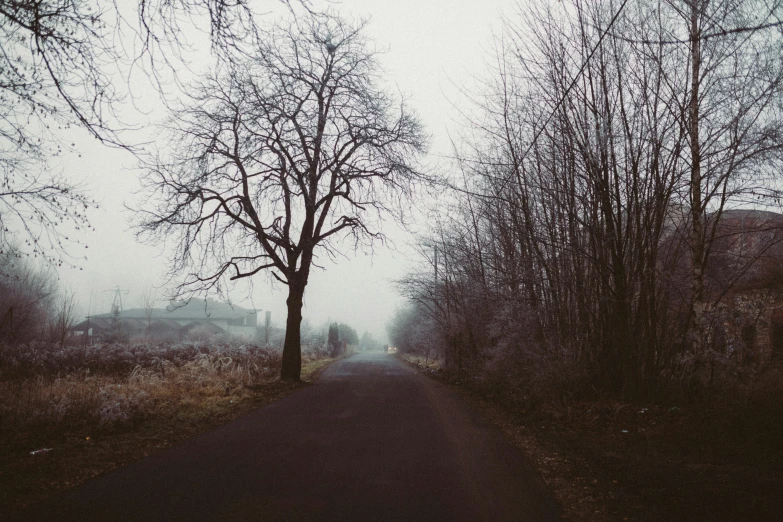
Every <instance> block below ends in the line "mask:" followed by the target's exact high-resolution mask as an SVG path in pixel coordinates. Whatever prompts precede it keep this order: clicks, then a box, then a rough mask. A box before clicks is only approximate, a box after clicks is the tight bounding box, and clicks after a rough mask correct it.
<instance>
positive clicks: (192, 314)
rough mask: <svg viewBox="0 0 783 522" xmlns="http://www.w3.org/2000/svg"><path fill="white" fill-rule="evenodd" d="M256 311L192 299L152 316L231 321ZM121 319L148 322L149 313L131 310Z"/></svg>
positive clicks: (176, 303) (108, 316) (97, 316)
mask: <svg viewBox="0 0 783 522" xmlns="http://www.w3.org/2000/svg"><path fill="white" fill-rule="evenodd" d="M256 312H257V311H256V310H249V309H247V308H242V307H241V306H236V305H232V304H230V303H224V302H219V301H215V300H213V299H207V300H206V301H204V300H201V299H198V300H196V299H191V300H190V301H172V302H170V303H169V305H168V306H167V307H166V308H154V309H153V310H152V313H151V314H150V318H151V319H169V320H194V321H195V320H221V319H224V320H231V319H238V318H240V317H244V316H246V315H252V314H255V313H256ZM111 317H112V314H111V313H108V314H97V315H93V316H91V318H109V319H110V318H111ZM120 318H121V319H143V320H145V321H146V320H147V313H146V311H145V310H144V309H143V308H130V309H128V310H123V311H122V312H120Z"/></svg>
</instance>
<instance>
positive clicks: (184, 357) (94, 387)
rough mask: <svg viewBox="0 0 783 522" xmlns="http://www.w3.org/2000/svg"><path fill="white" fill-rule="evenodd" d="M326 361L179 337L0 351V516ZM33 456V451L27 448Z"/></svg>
mask: <svg viewBox="0 0 783 522" xmlns="http://www.w3.org/2000/svg"><path fill="white" fill-rule="evenodd" d="M333 360H334V359H330V358H327V357H325V356H323V354H319V353H310V354H305V355H304V356H303V361H302V381H303V382H302V383H287V382H281V381H280V380H279V379H278V375H279V372H280V354H279V352H278V351H276V350H266V349H263V348H259V347H257V346H252V345H241V344H205V343H193V342H190V343H184V342H183V343H177V344H169V345H161V346H158V345H152V344H131V345H97V346H92V347H64V348H57V347H52V346H47V345H29V346H21V347H9V346H2V347H0V513H3V512H7V511H10V510H14V509H17V508H20V507H23V506H25V505H27V504H30V503H32V502H35V501H37V500H39V499H42V498H45V497H47V496H49V495H51V494H52V493H54V492H56V491H58V490H61V489H66V488H69V487H73V486H75V485H77V484H80V483H81V482H84V481H85V480H87V479H89V478H91V477H94V476H97V475H100V474H102V473H105V472H107V471H110V470H112V469H115V468H117V467H120V466H123V465H125V464H128V463H130V462H132V461H134V460H137V459H139V458H141V457H144V456H146V455H149V454H150V453H152V452H154V451H157V450H159V449H161V448H165V447H167V446H170V445H171V444H173V443H175V442H177V441H180V440H183V439H186V438H189V437H192V436H194V435H196V434H198V433H201V432H203V431H206V430H208V429H209V428H212V427H215V426H217V425H220V424H223V423H225V422H228V421H230V420H232V419H234V418H236V417H238V416H240V415H242V414H243V413H246V412H248V411H250V410H252V409H255V408H258V407H260V406H263V405H265V404H267V403H269V402H271V401H274V400H276V399H278V398H280V397H282V396H284V395H286V394H288V393H290V392H292V391H293V390H295V389H297V388H298V387H300V386H302V385H304V384H306V383H307V382H309V381H311V380H313V379H314V378H315V377H316V376H317V375H318V373H319V372H320V371H321V370H322V369H323V368H324V367H325V366H326V365H327V364H328V363H329V362H331V361H333ZM31 452H35V453H31Z"/></svg>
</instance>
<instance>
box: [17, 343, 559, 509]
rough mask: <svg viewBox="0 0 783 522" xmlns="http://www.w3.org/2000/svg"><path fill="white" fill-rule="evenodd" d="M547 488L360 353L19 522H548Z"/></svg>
mask: <svg viewBox="0 0 783 522" xmlns="http://www.w3.org/2000/svg"><path fill="white" fill-rule="evenodd" d="M556 513H557V512H556V508H555V505H554V502H553V501H552V499H551V497H550V495H549V494H548V492H547V491H546V489H545V487H544V485H543V483H542V482H541V480H540V479H539V477H538V476H537V475H536V473H535V472H534V471H532V469H531V468H530V466H529V464H528V463H527V462H526V461H525V459H524V457H523V456H522V455H521V454H520V453H519V452H518V451H517V450H516V448H514V447H513V446H512V445H511V444H509V443H508V442H507V441H506V440H505V439H504V438H503V436H502V435H501V434H500V432H499V431H497V430H496V429H494V428H492V427H490V426H488V425H487V424H486V423H485V422H484V421H483V420H481V419H480V418H479V417H478V416H477V415H476V414H475V413H474V412H472V411H471V410H470V408H469V407H468V406H467V405H466V404H465V403H464V402H463V401H462V400H461V399H459V398H458V397H456V396H455V395H454V394H452V393H451V392H450V391H449V390H448V388H447V387H446V386H443V385H441V384H439V383H436V382H433V381H432V380H430V379H427V378H426V377H423V376H421V375H419V374H417V373H416V372H415V371H414V370H412V369H411V368H409V367H408V366H406V365H405V364H403V363H401V362H400V361H398V360H397V359H396V358H395V357H393V356H390V355H386V354H359V355H354V356H353V357H350V358H348V359H344V360H342V361H339V362H337V363H335V364H333V365H332V366H330V367H329V368H328V369H327V370H326V371H325V372H324V373H323V374H322V375H321V377H320V378H319V379H318V381H317V382H316V383H315V384H313V385H312V386H308V387H306V388H304V389H302V390H300V391H297V392H296V393H294V394H292V395H289V396H288V397H286V398H284V399H282V400H280V401H277V402H275V403H273V404H271V405H269V406H266V407H264V408H261V409H259V410H256V411H254V412H252V413H250V414H248V415H245V416H243V417H241V418H239V419H237V420H235V421H233V422H231V423H229V424H226V425H224V426H221V427H220V428H217V429H215V430H213V431H210V432H208V433H205V434H203V435H200V436H198V437H196V438H193V439H190V440H188V441H185V442H183V443H180V444H178V445H176V446H173V447H171V448H169V449H167V450H164V451H162V452H160V453H157V454H155V455H153V456H150V457H147V458H145V459H143V460H141V461H139V462H136V463H134V464H132V465H130V466H127V467H125V468H122V469H119V470H116V471H114V472H112V473H109V474H107V475H104V476H102V477H98V478H96V479H93V480H91V481H89V482H87V483H85V484H84V485H82V486H80V487H78V488H75V489H73V490H70V491H68V492H65V493H64V494H61V495H59V496H56V497H54V498H52V499H50V500H48V501H46V502H44V503H42V504H40V505H38V506H34V507H33V508H32V509H29V510H27V511H26V512H24V513H23V514H22V516H23V519H24V520H31V521H43V520H57V521H63V520H79V521H92V520H96V521H97V520H101V521H124V520H129V521H130V520H132V521H144V522H155V521H163V520H182V521H196V520H215V521H232V520H259V521H272V520H280V521H283V520H284V521H305V520H307V521H310V520H322V521H332V520H346V521H353V520H356V521H364V520H367V521H418V520H426V521H440V520H443V521H462V520H465V521H477V520H488V521H489V520H491V521H501V520H509V521H525V520H529V521H536V522H538V521H548V520H558V518H557V514H556Z"/></svg>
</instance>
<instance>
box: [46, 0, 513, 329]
mask: <svg viewBox="0 0 783 522" xmlns="http://www.w3.org/2000/svg"><path fill="white" fill-rule="evenodd" d="M265 2H267V3H273V0H259V1H258V2H257V7H256V8H257V9H259V10H260V9H261V8H262V6H265V5H266V4H265ZM312 4H313V6H314V8H315V9H316V10H322V9H325V8H326V7H327V6H328V5H331V6H332V9H334V10H336V11H337V12H339V13H340V14H342V15H344V16H347V17H351V18H355V19H358V18H369V19H370V20H371V22H370V24H369V26H368V28H367V31H366V34H367V36H369V37H370V38H371V39H372V40H373V41H374V42H375V44H376V45H377V47H378V49H381V50H383V51H384V53H383V54H382V55H381V57H380V62H381V64H382V67H383V69H384V73H385V77H386V78H387V80H388V81H389V88H390V89H392V90H396V91H399V92H400V93H402V94H404V95H405V96H406V98H407V99H408V101H409V103H410V105H411V106H412V107H413V108H414V109H415V110H416V111H417V112H418V114H419V116H420V118H421V120H422V122H423V123H424V125H425V128H426V130H427V132H428V134H430V135H431V138H432V139H431V149H430V153H431V157H430V159H429V161H430V162H431V163H432V162H434V161H436V160H437V158H438V157H439V156H442V155H448V154H449V153H450V144H449V133H450V132H451V133H454V132H458V129H457V127H456V125H455V122H456V121H458V120H459V119H460V118H459V110H458V108H455V105H456V106H457V107H462V108H464V107H468V106H469V105H470V101H469V100H466V99H465V95H464V94H463V93H462V92H461V91H462V90H463V89H464V88H466V87H468V88H469V87H470V86H471V84H473V82H474V78H475V77H477V76H481V75H482V74H484V71H485V70H486V63H487V62H491V60H492V55H493V51H492V47H493V46H492V35H493V31H494V32H497V31H498V30H499V28H500V17H501V12H506V13H508V12H510V11H511V10H512V9H513V6H514V2H513V1H512V0H484V1H481V2H477V1H475V0H426V1H423V0H395V1H393V2H392V1H388V0H343V1H339V2H337V1H333V2H323V1H315V0H313V2H312ZM281 13H282V11H280V10H278V9H276V8H274V7H273V8H271V10H270V12H269V14H267V15H265V16H266V17H268V18H269V19H273V18H275V17H276V16H279V15H280V14H281ZM201 63H208V59H206V58H205V59H204V60H203V61H202V62H201ZM132 87H133V89H134V91H135V94H136V96H137V103H136V105H137V106H138V107H140V108H142V109H145V108H146V109H151V108H154V107H156V105H155V102H154V100H150V99H149V97H148V94H149V93H150V92H151V90H150V88H149V86H148V85H144V84H143V82H134V84H133V85H132ZM160 112H162V111H159V110H157V109H154V110H152V113H151V114H149V115H148V116H144V117H148V118H150V119H151V121H154V120H155V119H156V118H159V117H162V116H164V115H165V114H160ZM142 119H143V117H142ZM77 141H78V140H77ZM78 145H79V153H80V154H81V157H79V156H78V155H76V154H73V155H69V156H67V157H65V158H64V159H63V170H64V173H65V174H66V175H67V176H68V177H69V178H70V179H73V180H80V181H81V182H83V184H84V187H85V188H86V189H87V190H88V192H89V194H90V195H91V196H92V197H94V198H95V199H96V200H97V201H98V203H99V204H100V209H98V210H95V211H93V212H92V214H91V216H90V217H91V220H92V224H93V226H94V227H95V231H94V232H90V233H89V234H88V235H87V236H86V237H85V238H84V241H85V242H86V243H87V245H88V248H86V249H84V253H85V254H86V259H82V260H79V261H78V264H79V268H76V269H74V268H62V269H60V272H59V275H60V279H61V282H62V284H63V286H65V287H67V288H70V289H72V290H73V291H74V292H75V293H76V296H77V299H78V301H79V302H80V304H81V306H82V312H83V313H84V314H86V313H87V312H88V307H89V308H90V313H100V312H106V311H108V309H109V306H110V304H111V302H112V298H113V294H112V293H111V292H108V290H110V289H112V288H115V287H119V288H121V289H123V290H127V291H128V293H127V294H126V295H123V304H124V307H125V308H132V307H137V306H139V304H140V299H141V296H142V294H143V293H144V292H145V291H150V290H151V291H153V292H156V293H157V295H158V296H163V295H165V286H164V285H165V282H166V281H165V278H164V276H165V273H166V267H167V263H166V257H165V252H161V251H160V249H155V248H152V247H150V246H147V245H143V244H140V243H138V242H137V241H136V240H135V238H134V235H133V232H132V230H131V227H130V220H131V218H132V213H131V212H129V211H128V210H125V209H124V206H125V205H130V206H138V205H139V203H140V202H139V201H138V198H137V197H136V196H135V195H134V192H135V191H137V190H138V189H139V172H138V171H137V170H136V169H135V164H136V161H135V159H134V158H133V157H132V156H131V155H130V154H128V153H126V152H122V151H116V150H108V149H106V148H104V147H101V146H99V145H97V144H95V143H93V142H91V141H89V140H82V142H79V143H78ZM385 232H386V233H387V234H388V235H389V236H390V237H391V238H392V239H393V240H394V242H395V246H396V249H391V248H389V247H384V246H383V245H380V244H379V245H377V247H376V248H375V252H374V254H370V253H369V252H363V251H360V252H356V253H354V252H352V251H350V250H345V251H344V253H345V255H346V256H347V257H346V258H338V259H337V260H336V262H334V263H332V262H328V261H327V262H326V265H325V267H324V268H325V269H324V270H319V269H314V270H313V272H312V273H311V277H310V282H309V284H308V286H307V290H306V293H305V307H304V311H303V313H304V317H305V319H307V320H309V321H310V323H311V324H312V325H314V326H320V325H321V324H322V323H324V322H325V321H327V320H333V321H334V320H336V321H342V322H346V323H348V324H350V325H352V326H353V327H354V328H356V329H357V330H358V331H359V334H360V335H361V333H362V332H363V331H365V330H366V331H369V332H370V333H372V334H373V336H375V337H376V339H380V340H385V339H386V331H385V325H386V323H387V321H388V320H389V318H390V317H391V316H392V315H393V313H394V310H395V309H396V308H398V307H399V306H400V305H401V304H402V303H403V300H402V298H401V297H399V296H398V295H397V293H396V291H395V289H394V286H393V284H392V281H393V280H394V279H398V278H400V277H402V276H403V274H404V273H405V272H406V270H407V269H409V268H410V267H411V264H410V263H411V258H412V257H413V256H412V253H411V250H410V247H409V245H410V243H411V241H412V239H411V238H410V237H409V236H408V235H407V234H406V233H405V232H403V231H401V230H399V229H398V228H397V227H395V226H394V225H391V224H390V225H389V226H388V227H387V228H386V229H385ZM253 286H254V288H253V290H252V292H248V291H247V290H246V291H241V290H240V289H238V290H237V291H236V292H234V293H233V294H232V295H231V298H232V300H233V301H234V302H235V303H236V304H239V305H241V306H245V307H248V308H257V309H262V310H271V311H272V317H273V322H275V323H276V324H278V325H284V322H285V315H286V309H285V298H286V293H285V290H284V288H282V285H279V284H278V285H277V287H273V286H271V285H270V284H269V283H268V282H267V280H266V278H265V277H263V276H258V277H256V279H255V280H254V284H253ZM248 294H249V295H250V297H248ZM90 303H91V304H90Z"/></svg>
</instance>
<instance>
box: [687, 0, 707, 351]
mask: <svg viewBox="0 0 783 522" xmlns="http://www.w3.org/2000/svg"><path fill="white" fill-rule="evenodd" d="M699 4H700V3H699V1H698V0H691V26H690V39H691V98H690V106H689V112H690V122H689V128H688V131H689V134H690V142H691V143H690V145H691V182H690V195H691V201H690V203H691V268H692V282H691V288H692V293H693V296H692V303H693V304H692V308H691V314H692V317H691V321H692V322H691V329H690V340H689V341H690V342H689V344H690V347H691V349H692V350H693V351H694V352H696V353H699V352H701V351H702V349H703V347H704V333H705V332H704V330H705V328H704V310H705V302H704V261H705V260H704V230H703V222H702V220H703V214H704V202H703V200H702V191H701V182H702V179H701V147H700V144H699V75H700V73H701V35H700V34H699Z"/></svg>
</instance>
